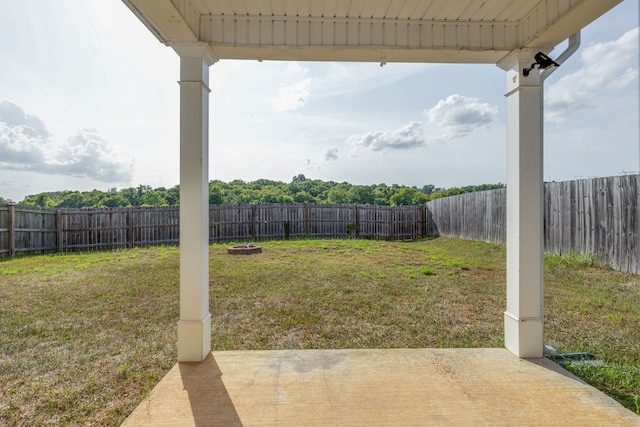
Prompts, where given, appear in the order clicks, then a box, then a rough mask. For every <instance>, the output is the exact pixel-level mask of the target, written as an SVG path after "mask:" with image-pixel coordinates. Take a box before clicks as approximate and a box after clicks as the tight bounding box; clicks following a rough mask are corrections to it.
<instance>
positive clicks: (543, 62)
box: [522, 52, 560, 77]
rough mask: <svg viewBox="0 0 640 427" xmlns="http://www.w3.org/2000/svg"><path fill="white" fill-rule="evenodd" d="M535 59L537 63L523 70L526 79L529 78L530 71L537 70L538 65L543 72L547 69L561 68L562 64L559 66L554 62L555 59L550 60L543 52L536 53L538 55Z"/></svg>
mask: <svg viewBox="0 0 640 427" xmlns="http://www.w3.org/2000/svg"><path fill="white" fill-rule="evenodd" d="M534 59H535V60H536V62H534V63H533V64H531V67H529V68H523V69H522V74H523V75H524V76H525V77H527V76H528V75H529V71H532V70H533V69H534V68H536V65H537V66H538V68H539V69H541V70H546V69H547V68H550V67H559V66H560V64H558V63H557V62H556V61H554V60H553V59H551V58H549V57H548V56H547V55H545V54H544V53H542V52H538V53H536V55H535V56H534Z"/></svg>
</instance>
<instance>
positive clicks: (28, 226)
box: [0, 204, 58, 256]
mask: <svg viewBox="0 0 640 427" xmlns="http://www.w3.org/2000/svg"><path fill="white" fill-rule="evenodd" d="M57 250H58V241H57V233H56V212H55V211H52V210H51V209H44V208H38V207H31V206H29V207H22V206H16V205H14V204H11V205H7V206H0V256H7V255H8V256H14V255H16V254H18V253H24V252H35V253H47V252H55V251H57Z"/></svg>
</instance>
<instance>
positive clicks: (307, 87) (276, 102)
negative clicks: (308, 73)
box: [271, 78, 311, 111]
mask: <svg viewBox="0 0 640 427" xmlns="http://www.w3.org/2000/svg"><path fill="white" fill-rule="evenodd" d="M309 96H311V79H309V78H307V79H304V80H303V81H301V82H299V83H295V84H292V85H289V86H285V87H281V88H280V89H278V95H277V96H276V97H275V98H272V99H271V105H273V108H275V109H276V111H287V110H297V109H298V108H300V107H303V106H304V105H305V104H306V103H307V100H308V99H309Z"/></svg>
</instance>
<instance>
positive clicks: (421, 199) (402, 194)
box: [389, 187, 429, 206]
mask: <svg viewBox="0 0 640 427" xmlns="http://www.w3.org/2000/svg"><path fill="white" fill-rule="evenodd" d="M428 201H429V197H427V196H426V195H425V194H422V193H421V192H420V191H419V190H418V189H417V188H411V187H403V188H400V189H399V190H398V191H396V192H395V193H394V194H393V195H392V196H391V198H390V199H389V202H390V203H391V204H392V205H396V206H397V205H406V206H412V205H422V204H425V203H427V202H428Z"/></svg>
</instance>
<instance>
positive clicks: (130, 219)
mask: <svg viewBox="0 0 640 427" xmlns="http://www.w3.org/2000/svg"><path fill="white" fill-rule="evenodd" d="M127 225H128V228H129V239H128V240H129V241H128V246H129V248H132V247H133V206H131V207H129V213H128V214H127Z"/></svg>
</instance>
